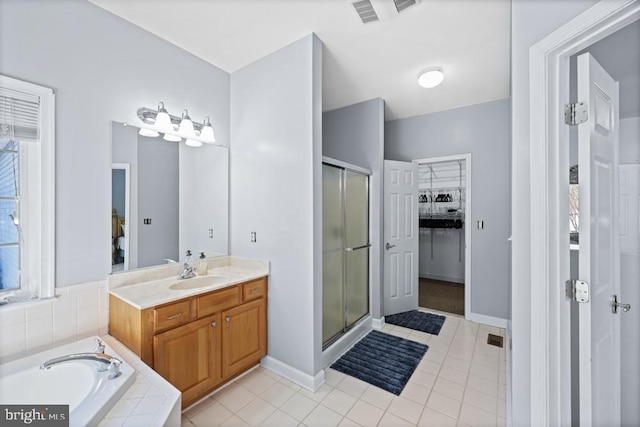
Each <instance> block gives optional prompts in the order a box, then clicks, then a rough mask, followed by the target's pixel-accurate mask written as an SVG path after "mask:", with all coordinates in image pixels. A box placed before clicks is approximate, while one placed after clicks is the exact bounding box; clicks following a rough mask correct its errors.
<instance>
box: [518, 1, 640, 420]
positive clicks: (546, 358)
mask: <svg viewBox="0 0 640 427" xmlns="http://www.w3.org/2000/svg"><path fill="white" fill-rule="evenodd" d="M638 19H640V3H638V2H636V1H635V0H613V1H607V0H603V1H600V2H599V3H597V4H595V5H594V6H593V7H591V8H589V9H587V10H586V11H585V12H584V13H582V14H580V15H578V16H577V17H576V18H574V19H573V20H571V21H570V22H568V23H567V24H565V25H563V26H562V27H560V28H559V29H557V30H556V31H554V32H553V33H551V34H549V35H548V36H547V37H545V38H544V39H542V40H541V41H539V42H538V43H536V44H535V45H533V46H532V47H531V49H530V50H529V89H530V105H531V108H530V129H529V132H530V134H529V138H530V142H531V148H530V164H531V170H530V182H531V185H530V189H531V193H530V206H531V235H530V237H531V273H530V280H531V282H530V283H532V284H535V286H531V289H530V291H531V299H530V309H531V337H530V339H531V359H530V360H531V366H530V385H531V424H532V425H570V424H571V343H570V337H571V331H570V313H569V302H568V301H567V300H566V298H565V293H564V282H565V280H567V279H568V278H569V239H568V238H567V237H568V235H569V222H568V221H566V220H565V219H564V218H568V185H569V174H568V173H567V171H568V168H569V129H568V126H566V125H565V124H564V121H563V115H564V111H563V106H564V104H566V103H568V102H570V101H575V100H570V99H569V58H570V56H571V55H573V54H575V53H577V52H579V51H581V50H583V49H585V48H587V47H589V46H590V45H592V44H594V43H596V42H597V41H599V40H601V39H603V38H605V37H607V36H608V35H610V34H612V33H614V32H616V31H617V30H619V29H621V28H622V27H624V26H626V25H628V24H630V23H632V22H634V21H636V20H638ZM565 214H566V215H565ZM534 319H535V321H534Z"/></svg>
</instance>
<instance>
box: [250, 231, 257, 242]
mask: <svg viewBox="0 0 640 427" xmlns="http://www.w3.org/2000/svg"><path fill="white" fill-rule="evenodd" d="M255 242H256V232H255V231H252V232H251V243H255Z"/></svg>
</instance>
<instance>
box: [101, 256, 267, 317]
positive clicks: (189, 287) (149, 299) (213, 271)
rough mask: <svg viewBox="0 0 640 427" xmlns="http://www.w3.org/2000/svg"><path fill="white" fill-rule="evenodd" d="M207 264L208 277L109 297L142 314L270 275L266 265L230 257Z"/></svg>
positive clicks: (134, 287) (147, 284)
mask: <svg viewBox="0 0 640 427" xmlns="http://www.w3.org/2000/svg"><path fill="white" fill-rule="evenodd" d="M196 263H197V262H196ZM196 263H193V265H196ZM207 263H208V266H209V268H208V271H207V275H206V276H196V277H194V278H191V279H183V280H178V279H177V278H176V275H174V274H171V276H170V277H163V278H158V279H155V280H147V281H140V282H139V283H135V284H130V285H126V286H120V287H117V288H115V289H110V291H109V293H110V294H111V295H113V296H115V297H117V298H119V299H121V300H123V301H124V302H126V303H128V304H130V305H132V306H133V307H136V308H138V309H140V310H142V309H145V308H150V307H154V306H157V305H162V304H166V303H169V302H172V301H177V300H180V299H183V298H188V297H191V296H194V295H198V294H203V293H206V292H211V291H215V290H218V289H223V288H226V287H228V286H232V285H235V284H238V283H242V282H246V281H249V280H253V279H257V278H260V277H264V276H267V275H269V263H268V262H266V261H260V260H253V259H248V258H239V257H232V256H228V257H221V258H213V259H211V260H207ZM130 274H135V272H132V273H130ZM144 277H146V276H141V278H144Z"/></svg>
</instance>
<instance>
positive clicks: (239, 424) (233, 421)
mask: <svg viewBox="0 0 640 427" xmlns="http://www.w3.org/2000/svg"><path fill="white" fill-rule="evenodd" d="M248 426H249V424H247V423H245V422H244V421H242V420H241V419H240V418H238V417H236V416H235V415H234V416H233V417H231V418H229V419H228V420H227V421H225V422H224V424H222V425H221V427H248ZM203 427H205V426H203Z"/></svg>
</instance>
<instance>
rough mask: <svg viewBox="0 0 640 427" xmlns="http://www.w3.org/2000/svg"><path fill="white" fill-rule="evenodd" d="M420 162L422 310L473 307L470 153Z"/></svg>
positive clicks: (464, 310) (462, 312)
mask: <svg viewBox="0 0 640 427" xmlns="http://www.w3.org/2000/svg"><path fill="white" fill-rule="evenodd" d="M416 162H417V163H418V189H419V194H418V215H419V220H418V227H419V251H418V253H419V262H418V268H419V298H418V304H419V306H420V307H422V308H427V309H430V310H437V311H442V312H446V313H453V314H459V315H463V316H464V315H466V314H467V313H469V311H470V287H469V285H470V261H471V260H470V255H469V249H470V247H471V245H470V244H469V242H468V237H469V236H470V227H469V226H468V225H467V221H466V219H467V218H469V215H470V212H469V211H470V207H471V204H470V197H469V195H470V167H471V164H470V163H471V156H470V154H463V155H454V156H447V157H439V158H430V159H420V160H416Z"/></svg>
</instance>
